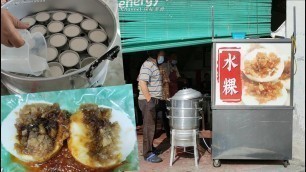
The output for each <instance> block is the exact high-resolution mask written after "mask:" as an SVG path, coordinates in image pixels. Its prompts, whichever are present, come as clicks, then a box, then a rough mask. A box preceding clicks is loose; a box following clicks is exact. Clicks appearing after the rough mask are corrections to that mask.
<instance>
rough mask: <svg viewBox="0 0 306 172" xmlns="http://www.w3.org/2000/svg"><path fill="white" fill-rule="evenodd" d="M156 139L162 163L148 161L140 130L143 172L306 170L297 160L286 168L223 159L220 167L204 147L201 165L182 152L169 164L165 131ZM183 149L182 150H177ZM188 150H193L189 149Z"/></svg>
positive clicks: (256, 162) (280, 165)
mask: <svg viewBox="0 0 306 172" xmlns="http://www.w3.org/2000/svg"><path fill="white" fill-rule="evenodd" d="M157 135H159V136H157V137H158V138H156V139H155V140H154V146H155V147H157V148H158V149H160V150H162V151H164V152H163V153H162V154H161V155H160V157H161V158H162V159H163V162H161V163H157V164H154V163H148V162H146V161H144V159H143V157H142V133H141V131H140V132H138V136H137V137H138V148H139V149H138V152H139V161H140V171H141V172H155V171H156V172H197V171H216V172H240V171H253V172H258V171H259V172H266V171H267V172H270V171H271V172H282V171H283V172H287V171H288V172H302V171H305V165H304V164H303V163H302V162H299V161H297V160H292V161H290V165H289V166H288V167H287V168H284V166H283V165H282V162H281V161H241V160H239V161H238V160H236V161H222V165H221V167H219V168H215V167H213V165H212V159H211V154H210V153H209V152H207V151H205V149H203V148H202V147H199V149H200V154H201V157H200V160H199V166H198V168H196V167H195V166H194V164H195V162H194V158H193V155H192V154H189V153H180V154H179V159H177V160H176V161H175V162H174V164H173V166H172V167H170V166H169V162H170V141H169V140H168V139H166V135H165V133H162V134H161V133H158V134H157ZM177 151H179V152H180V151H182V150H179V149H178V150H177ZM187 152H192V150H189V151H188V149H187Z"/></svg>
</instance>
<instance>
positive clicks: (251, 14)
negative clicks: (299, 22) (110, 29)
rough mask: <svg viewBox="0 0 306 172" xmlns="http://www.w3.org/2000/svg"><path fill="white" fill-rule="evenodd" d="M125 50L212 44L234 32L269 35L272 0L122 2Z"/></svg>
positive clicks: (145, 0)
mask: <svg viewBox="0 0 306 172" xmlns="http://www.w3.org/2000/svg"><path fill="white" fill-rule="evenodd" d="M118 3H119V14H120V27H121V34H122V45H123V51H124V52H125V53H128V52H136V51H146V50H150V49H161V48H162V49H165V48H171V47H180V46H189V45H197V44H205V43H211V36H212V35H211V34H212V16H211V9H212V6H213V7H214V16H215V17H214V21H215V29H214V33H215V38H226V37H230V36H231V33H232V32H245V33H246V35H247V36H250V35H258V36H269V35H270V33H271V29H270V28H271V4H272V0H244V1H242V0H205V1H204V0H118Z"/></svg>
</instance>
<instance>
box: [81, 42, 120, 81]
mask: <svg viewBox="0 0 306 172" xmlns="http://www.w3.org/2000/svg"><path fill="white" fill-rule="evenodd" d="M119 52H120V47H119V46H118V45H117V46H115V47H113V48H112V49H110V50H109V51H108V52H107V53H105V54H104V55H103V56H102V57H100V58H98V59H97V60H95V61H94V62H93V64H92V65H91V66H90V67H89V68H88V69H87V71H86V73H85V75H86V77H87V78H88V79H89V78H91V77H92V75H93V74H92V73H93V70H94V69H95V68H96V67H97V66H98V65H99V64H100V63H101V62H102V61H103V60H106V59H108V60H111V61H113V60H114V59H115V58H116V57H117V55H118V53H119Z"/></svg>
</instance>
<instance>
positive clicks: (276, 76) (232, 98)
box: [216, 42, 292, 106]
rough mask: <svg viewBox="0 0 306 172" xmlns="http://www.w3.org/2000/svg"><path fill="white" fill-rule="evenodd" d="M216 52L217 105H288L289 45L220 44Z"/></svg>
mask: <svg viewBox="0 0 306 172" xmlns="http://www.w3.org/2000/svg"><path fill="white" fill-rule="evenodd" d="M216 50H217V54H218V60H217V66H216V67H217V73H216V74H217V75H216V77H217V85H216V102H217V104H218V105H248V106H258V105H260V106H284V105H285V106H289V105H290V103H291V102H290V99H291V97H290V91H291V90H290V86H291V75H292V69H291V66H292V63H291V45H290V44H285V43H264V42H263V43H228V44H225V43H224V44H221V45H218V46H217V47H216Z"/></svg>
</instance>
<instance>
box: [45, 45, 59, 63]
mask: <svg viewBox="0 0 306 172" xmlns="http://www.w3.org/2000/svg"><path fill="white" fill-rule="evenodd" d="M57 55H58V51H57V49H56V48H55V47H50V46H49V47H48V49H47V61H48V62H49V61H53V60H54V59H56V57H57Z"/></svg>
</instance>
